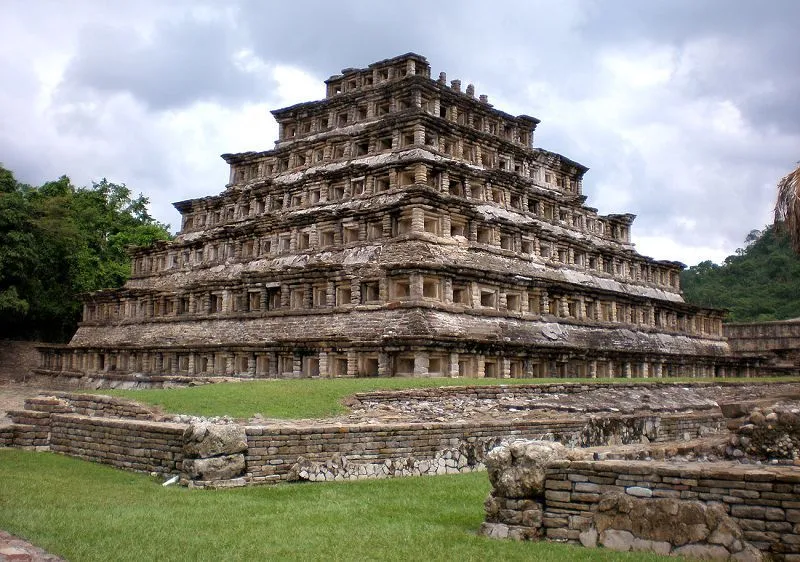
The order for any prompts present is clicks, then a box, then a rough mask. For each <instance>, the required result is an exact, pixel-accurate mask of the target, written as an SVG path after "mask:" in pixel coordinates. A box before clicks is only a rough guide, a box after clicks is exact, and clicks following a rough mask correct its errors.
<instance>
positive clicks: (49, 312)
mask: <svg viewBox="0 0 800 562" xmlns="http://www.w3.org/2000/svg"><path fill="white" fill-rule="evenodd" d="M147 205H148V200H147V198H145V197H144V196H143V195H139V196H138V197H135V198H134V197H133V196H132V194H131V191H130V189H129V188H128V187H127V186H125V185H124V184H115V183H111V182H109V181H107V180H105V179H103V180H102V181H101V182H99V183H95V184H93V185H92V187H90V188H86V187H75V186H74V185H72V182H71V181H70V180H69V178H68V177H66V176H62V177H61V178H59V179H58V180H55V181H51V182H47V183H45V184H43V185H42V186H40V187H31V186H28V185H25V184H21V183H19V182H17V181H16V179H15V178H14V175H13V173H12V172H11V171H10V170H7V169H5V168H3V167H2V166H0V337H7V338H29V339H45V340H49V341H65V340H67V339H68V338H69V337H70V336H71V334H72V333H73V332H74V331H75V327H76V325H77V321H78V319H79V315H80V309H81V305H80V299H79V298H78V295H79V294H81V293H84V292H89V291H95V290H98V289H102V288H112V287H119V286H121V285H122V284H123V283H124V282H125V281H126V279H127V278H128V275H129V273H130V259H129V257H128V255H127V252H126V248H127V247H128V246H131V245H136V246H146V245H149V244H151V243H153V242H154V241H155V240H166V239H168V238H169V232H168V228H169V227H168V226H167V225H163V224H161V223H159V222H158V221H156V220H155V219H153V217H152V216H150V214H149V213H148V212H147Z"/></svg>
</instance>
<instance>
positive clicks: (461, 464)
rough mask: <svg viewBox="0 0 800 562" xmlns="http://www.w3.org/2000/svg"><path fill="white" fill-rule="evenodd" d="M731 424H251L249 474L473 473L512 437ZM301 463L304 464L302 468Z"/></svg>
mask: <svg viewBox="0 0 800 562" xmlns="http://www.w3.org/2000/svg"><path fill="white" fill-rule="evenodd" d="M724 426H725V422H724V419H723V418H722V416H721V415H720V414H718V413H711V412H709V413H706V414H699V415H689V416H687V415H670V416H663V417H658V416H653V415H650V416H618V417H609V416H605V417H596V418H592V417H590V418H589V419H587V420H563V419H562V420H537V421H527V422H513V423H512V422H507V423H506V422H480V423H476V422H472V423H467V422H463V423H410V424H379V425H366V424H360V425H319V426H313V427H296V428H293V427H269V426H248V427H247V428H246V433H247V443H248V450H247V455H246V461H247V474H248V477H249V478H250V479H251V481H252V482H266V481H271V480H278V479H281V480H282V479H288V478H289V477H290V474H291V475H292V476H293V477H294V476H295V475H297V476H300V475H301V474H302V473H303V472H305V473H306V474H308V475H313V476H308V477H305V478H307V479H309V480H312V479H313V480H332V479H337V476H339V478H338V479H342V478H358V477H382V476H394V475H397V476H406V475H416V474H443V473H448V472H469V471H472V470H476V469H482V468H483V464H482V463H483V457H484V454H485V452H486V451H488V450H489V449H491V448H492V447H493V446H495V445H497V444H498V443H500V441H502V440H503V439H506V438H508V437H509V436H518V437H520V438H526V439H547V440H557V441H560V442H562V443H565V444H568V445H572V446H578V447H590V446H596V445H607V444H625V443H639V442H642V441H647V442H649V441H655V442H665V441H677V440H688V439H692V438H694V437H697V436H700V435H704V434H708V433H713V432H716V431H720V430H722V429H723V428H724ZM431 461H435V462H431ZM298 463H300V465H302V466H299V467H295V465H296V464H298ZM315 463H316V464H315ZM359 465H364V467H363V468H361V467H359ZM293 469H294V470H293Z"/></svg>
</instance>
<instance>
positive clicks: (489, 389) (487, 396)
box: [354, 379, 753, 402]
mask: <svg viewBox="0 0 800 562" xmlns="http://www.w3.org/2000/svg"><path fill="white" fill-rule="evenodd" d="M617 380H618V379H617ZM719 384H725V385H726V386H731V387H734V386H747V385H751V384H753V383H752V382H750V381H748V382H739V381H735V382H728V381H726V380H725V379H720V380H719V382H690V383H686V382H681V383H678V382H670V381H669V380H662V381H659V380H657V379H656V380H653V382H648V383H621V382H615V383H614V388H618V389H631V390H632V389H639V390H652V389H653V388H658V387H662V388H663V387H673V386H681V387H684V386H690V387H693V388H708V387H713V386H718V385H719ZM597 389H598V385H597V384H581V383H550V384H509V385H505V384H503V385H462V386H448V387H431V388H413V389H408V390H385V391H380V390H374V391H370V392H362V393H357V394H355V396H354V398H355V399H356V400H365V399H368V400H369V401H370V402H397V401H401V400H432V399H437V398H440V397H442V396H458V397H464V398H475V399H478V400H498V399H500V398H503V397H508V396H515V397H525V396H530V395H542V394H580V393H583V392H593V391H596V390H597Z"/></svg>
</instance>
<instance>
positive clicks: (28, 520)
mask: <svg viewBox="0 0 800 562" xmlns="http://www.w3.org/2000/svg"><path fill="white" fill-rule="evenodd" d="M488 493H489V479H488V478H487V476H486V473H485V472H475V473H471V474H453V475H447V476H424V477H412V478H391V479H386V480H362V481H354V482H328V483H310V484H277V485H274V486H259V487H251V488H239V489H232V490H215V491H206V490H189V489H187V488H181V487H177V486H175V487H169V488H163V487H162V486H161V485H160V483H159V482H157V481H154V480H153V479H151V478H149V477H148V476H146V475H142V474H132V473H129V472H122V471H121V470H116V469H113V468H110V467H108V466H103V465H99V464H92V463H89V462H86V461H80V460H77V459H72V458H68V457H64V456H60V455H55V454H52V453H34V452H32V451H19V450H14V449H0V529H5V530H7V531H9V532H11V533H13V534H16V535H21V536H23V537H25V538H27V539H29V540H31V541H32V542H33V543H34V544H36V545H37V546H40V547H42V548H44V549H46V550H48V551H49V552H52V553H55V554H57V555H60V556H62V557H64V558H66V559H67V560H71V561H73V562H81V561H90V560H102V561H105V560H114V561H120V562H121V561H126V560H131V561H137V562H138V561H141V560H160V561H170V560H229V561H236V560H247V561H249V560H325V561H331V562H333V561H338V560H341V561H351V560H386V561H391V560H397V561H402V562H407V561H414V560H425V561H430V562H435V561H437V560H443V561H445V560H446V561H451V560H458V561H460V562H468V561H472V560H475V561H478V560H509V561H511V560H520V561H523V560H564V561H570V560H598V561H599V560H607V561H609V562H611V561H621V560H622V561H624V560H631V561H633V560H639V561H645V560H648V561H649V560H652V561H656V560H667V559H666V558H661V557H658V556H656V555H654V554H649V553H643V552H615V551H612V550H607V549H602V548H593V549H586V548H581V547H576V546H568V545H563V544H557V543H551V542H544V541H543V542H522V541H513V540H494V539H488V538H485V537H481V536H478V535H477V534H476V531H477V530H478V527H479V526H480V524H481V522H482V521H483V517H484V512H483V502H484V500H485V499H486V496H487V494H488ZM670 560H674V558H672V559H670Z"/></svg>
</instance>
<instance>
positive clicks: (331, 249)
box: [41, 53, 750, 378]
mask: <svg viewBox="0 0 800 562" xmlns="http://www.w3.org/2000/svg"><path fill="white" fill-rule="evenodd" d="M326 85H327V96H326V98H325V99H324V100H320V101H314V102H307V103H301V104H297V105H294V106H291V107H287V108H284V109H279V110H275V111H273V112H272V113H273V115H274V116H275V119H276V120H277V121H278V124H279V129H280V132H279V139H278V141H277V142H276V145H275V148H274V149H272V150H267V151H263V152H245V153H240V154H224V155H223V158H224V159H225V161H226V162H227V163H228V164H229V165H230V183H229V184H228V185H227V186H226V189H225V191H223V192H222V193H221V194H220V195H217V196H212V197H205V198H201V199H193V200H188V201H181V202H179V203H176V204H175V207H176V208H177V209H178V210H179V211H180V213H181V215H182V228H181V231H180V233H179V234H178V235H177V237H176V238H175V239H174V240H173V241H171V242H165V243H160V244H158V245H156V246H155V247H151V248H146V249H145V248H143V249H138V250H135V251H134V252H133V271H132V276H131V279H130V280H129V281H128V282H127V283H126V285H125V287H123V288H122V289H117V290H107V291H100V292H97V293H93V294H91V295H88V296H87V297H86V299H85V305H84V314H83V321H82V323H81V325H80V327H79V329H78V331H77V333H76V334H75V336H74V338H73V339H72V341H71V342H70V343H69V345H67V346H64V347H60V348H58V347H50V348H47V349H43V354H42V369H41V371H42V372H47V373H51V374H62V375H67V376H69V375H70V374H73V375H75V376H78V375H80V376H85V375H94V376H96V375H98V374H99V375H100V376H105V377H111V378H114V377H117V378H119V377H122V378H125V377H126V376H128V375H130V376H133V375H134V374H135V375H138V376H140V377H141V376H144V377H145V378H146V377H148V376H155V375H168V376H181V377H186V376H188V377H192V376H196V377H200V376H221V375H226V376H245V377H314V376H322V377H344V376H349V377H353V376H463V377H540V376H581V377H631V376H641V377H647V376H650V377H667V376H676V375H682V376H715V375H726V374H734V372H735V373H736V374H750V367H748V366H746V365H745V364H744V363H740V362H737V361H735V360H733V359H732V358H731V357H730V354H729V349H728V345H727V343H726V342H725V340H724V338H723V337H722V327H721V324H722V316H723V313H722V311H718V310H712V309H705V308H699V307H696V306H691V305H688V304H686V303H685V302H684V300H683V298H682V296H681V292H680V286H679V273H680V270H681V267H682V265H681V264H680V263H677V262H670V261H656V260H653V259H651V258H648V257H644V256H642V255H640V254H638V253H637V252H636V251H635V250H634V248H633V244H631V241H630V228H631V223H632V222H633V219H634V216H633V215H630V214H613V215H599V214H598V212H597V210H596V209H594V208H592V207H589V206H587V205H586V204H585V201H586V197H585V196H584V195H582V181H583V176H584V173H585V172H586V171H587V168H586V167H584V166H582V165H581V164H578V163H577V162H574V161H572V160H569V159H567V158H565V157H563V156H561V155H559V154H555V153H553V152H549V151H547V150H543V149H540V148H534V147H533V135H534V131H535V129H536V126H537V125H538V123H539V120H538V119H535V118H533V117H529V116H526V115H520V116H516V117H515V116H512V115H509V114H507V113H504V112H502V111H499V110H497V109H495V108H494V107H493V106H492V105H491V104H490V103H489V102H488V99H487V98H486V96H479V97H478V98H476V97H475V92H474V87H472V86H471V85H469V86H467V87H466V89H465V90H464V91H462V90H461V83H460V81H458V80H453V81H452V82H451V83H450V84H449V85H448V84H447V83H446V77H445V75H444V73H442V74H440V75H439V78H438V80H436V79H432V78H431V75H430V66H429V64H428V62H427V61H426V59H425V58H424V57H422V56H419V55H416V54H412V53H410V54H406V55H403V56H400V57H396V58H393V59H388V60H384V61H380V62H377V63H375V64H372V65H370V66H369V67H367V68H364V69H345V70H344V71H342V74H341V75H336V76H332V77H331V78H330V79H328V80H327V81H326Z"/></svg>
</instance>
